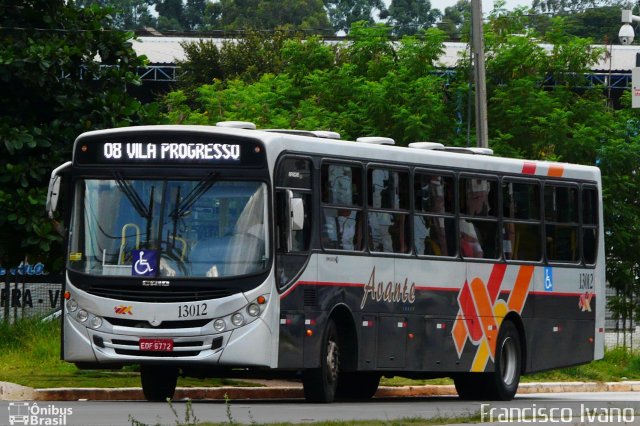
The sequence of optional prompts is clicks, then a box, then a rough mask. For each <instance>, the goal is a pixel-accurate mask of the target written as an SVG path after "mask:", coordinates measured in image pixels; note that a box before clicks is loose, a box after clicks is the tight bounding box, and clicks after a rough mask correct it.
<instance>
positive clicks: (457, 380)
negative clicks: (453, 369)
mask: <svg viewBox="0 0 640 426" xmlns="http://www.w3.org/2000/svg"><path fill="white" fill-rule="evenodd" d="M484 382H485V373H463V374H459V375H457V376H455V377H454V378H453V384H454V385H455V387H456V392H458V396H459V397H460V399H464V400H466V401H474V400H479V399H482V397H483V394H484V392H485V390H484V389H483V385H484ZM484 396H485V398H486V394H484Z"/></svg>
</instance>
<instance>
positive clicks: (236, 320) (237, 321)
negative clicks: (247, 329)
mask: <svg viewBox="0 0 640 426" xmlns="http://www.w3.org/2000/svg"><path fill="white" fill-rule="evenodd" d="M231 323H232V324H233V325H235V326H236V327H240V326H241V325H242V324H244V317H243V316H242V314H241V313H240V312H236V313H235V314H233V315H231Z"/></svg>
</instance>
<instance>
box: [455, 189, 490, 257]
mask: <svg viewBox="0 0 640 426" xmlns="http://www.w3.org/2000/svg"><path fill="white" fill-rule="evenodd" d="M466 182H467V185H466V188H465V192H466V197H465V198H466V204H465V207H466V209H464V211H463V213H464V214H467V215H471V216H486V215H487V214H488V212H489V209H490V206H489V189H490V184H489V181H487V180H484V179H468V180H467V181H466ZM460 250H461V251H462V255H463V256H464V257H476V258H482V257H484V255H485V253H484V250H483V247H482V232H481V230H480V229H479V225H478V223H477V222H475V221H471V220H468V219H460Z"/></svg>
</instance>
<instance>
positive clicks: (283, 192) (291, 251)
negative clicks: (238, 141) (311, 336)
mask: <svg viewBox="0 0 640 426" xmlns="http://www.w3.org/2000/svg"><path fill="white" fill-rule="evenodd" d="M311 170H312V168H311V161H310V160H309V159H306V158H299V157H285V158H283V159H282V160H281V161H280V162H279V163H278V170H277V171H276V181H275V186H276V193H275V226H276V228H275V236H276V274H275V275H276V283H277V285H278V288H279V289H280V290H281V294H280V330H279V345H278V346H279V354H278V367H279V368H301V367H302V366H303V347H304V345H303V344H304V332H305V329H306V328H305V314H304V309H305V306H306V305H307V304H308V302H309V299H310V298H309V295H308V293H309V290H313V288H312V287H309V286H307V285H304V284H306V283H313V282H315V281H316V278H317V266H316V262H315V260H313V259H312V258H311V252H310V248H311V235H312V232H311V230H312V227H313V225H312V223H313V222H312V212H313V206H312V194H311V191H312V174H311ZM299 203H302V210H303V221H302V226H300V224H299V223H298V224H294V223H293V220H292V217H291V216H292V209H294V208H296V206H295V204H298V206H297V207H298V208H299ZM300 283H302V285H300Z"/></svg>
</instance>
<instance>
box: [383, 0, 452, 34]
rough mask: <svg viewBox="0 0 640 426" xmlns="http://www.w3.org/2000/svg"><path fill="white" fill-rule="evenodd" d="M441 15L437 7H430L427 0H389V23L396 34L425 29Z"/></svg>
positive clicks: (413, 32) (415, 32)
mask: <svg viewBox="0 0 640 426" xmlns="http://www.w3.org/2000/svg"><path fill="white" fill-rule="evenodd" d="M441 17H442V12H440V11H439V10H438V9H431V2H430V1H429V0H391V4H390V5H389V21H388V22H389V23H390V24H391V25H393V26H394V33H395V34H396V35H412V34H417V33H418V32H419V31H421V30H426V29H427V28H430V27H431V26H433V24H434V23H435V22H436V21H437V20H438V19H440V18H441Z"/></svg>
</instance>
